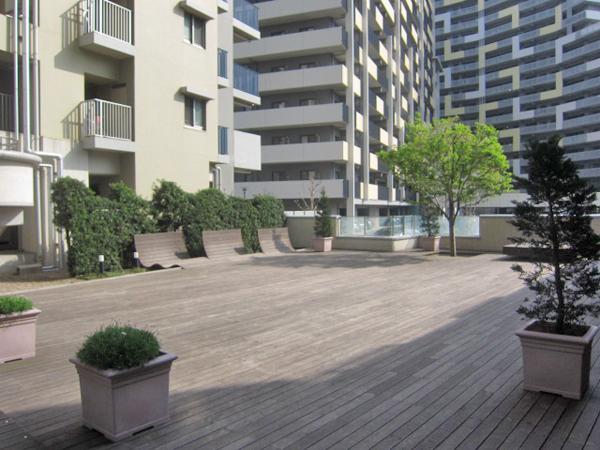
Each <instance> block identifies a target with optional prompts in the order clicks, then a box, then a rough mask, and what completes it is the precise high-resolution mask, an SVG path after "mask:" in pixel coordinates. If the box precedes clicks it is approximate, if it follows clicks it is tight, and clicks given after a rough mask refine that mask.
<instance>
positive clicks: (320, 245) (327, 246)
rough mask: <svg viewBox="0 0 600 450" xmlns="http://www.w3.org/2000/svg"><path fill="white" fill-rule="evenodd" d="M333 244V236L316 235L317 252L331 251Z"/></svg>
mask: <svg viewBox="0 0 600 450" xmlns="http://www.w3.org/2000/svg"><path fill="white" fill-rule="evenodd" d="M332 244H333V238H332V237H325V238H324V237H316V238H314V239H313V248H314V249H315V252H330V251H331V247H332Z"/></svg>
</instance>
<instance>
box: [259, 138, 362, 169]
mask: <svg viewBox="0 0 600 450" xmlns="http://www.w3.org/2000/svg"><path fill="white" fill-rule="evenodd" d="M348 158H349V155H348V143H347V142H345V141H330V142H308V143H301V144H285V145H264V146H263V147H262V162H263V164H288V163H296V164H297V163H312V162H346V161H348ZM358 162H360V156H359V159H358Z"/></svg>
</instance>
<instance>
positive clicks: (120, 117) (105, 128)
mask: <svg viewBox="0 0 600 450" xmlns="http://www.w3.org/2000/svg"><path fill="white" fill-rule="evenodd" d="M81 119H82V122H81V123H82V126H81V138H82V139H81V142H82V148H84V149H85V150H104V151H114V152H125V153H132V152H134V151H135V145H134V142H133V127H132V124H133V118H132V110H131V106H127V105H121V104H119V103H113V102H109V101H106V100H99V99H91V100H86V101H84V102H82V103H81Z"/></svg>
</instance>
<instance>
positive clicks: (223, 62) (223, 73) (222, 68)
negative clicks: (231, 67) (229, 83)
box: [217, 48, 229, 79]
mask: <svg viewBox="0 0 600 450" xmlns="http://www.w3.org/2000/svg"><path fill="white" fill-rule="evenodd" d="M227 55H228V53H227V50H223V49H222V48H220V49H219V51H218V53H217V58H218V60H217V65H218V75H219V76H220V77H221V78H225V79H227V78H229V75H228V72H229V71H228V70H227V69H228V67H227Z"/></svg>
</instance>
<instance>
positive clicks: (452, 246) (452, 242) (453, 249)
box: [448, 215, 456, 256]
mask: <svg viewBox="0 0 600 450" xmlns="http://www.w3.org/2000/svg"><path fill="white" fill-rule="evenodd" d="M455 222H456V217H454V215H452V216H450V219H448V228H449V231H450V233H449V236H448V241H449V243H450V256H456V234H455V232H454V223H455Z"/></svg>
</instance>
